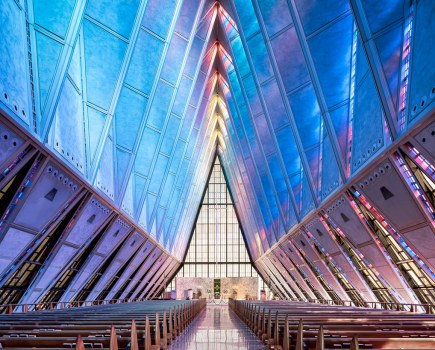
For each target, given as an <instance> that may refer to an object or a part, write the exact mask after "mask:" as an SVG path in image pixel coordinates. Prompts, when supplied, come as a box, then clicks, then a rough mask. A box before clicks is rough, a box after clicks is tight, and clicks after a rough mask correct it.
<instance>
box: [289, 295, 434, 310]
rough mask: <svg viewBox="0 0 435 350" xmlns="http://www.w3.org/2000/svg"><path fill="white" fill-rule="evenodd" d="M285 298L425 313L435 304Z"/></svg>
mask: <svg viewBox="0 0 435 350" xmlns="http://www.w3.org/2000/svg"><path fill="white" fill-rule="evenodd" d="M285 300H289V301H302V302H309V303H318V304H325V305H338V306H354V307H360V308H370V309H384V310H396V311H409V312H416V313H426V314H434V313H435V305H433V304H414V303H403V304H402V303H393V302H383V301H366V302H364V303H355V302H354V301H352V300H344V301H342V300H340V301H336V300H331V299H311V298H307V299H302V298H291V299H285Z"/></svg>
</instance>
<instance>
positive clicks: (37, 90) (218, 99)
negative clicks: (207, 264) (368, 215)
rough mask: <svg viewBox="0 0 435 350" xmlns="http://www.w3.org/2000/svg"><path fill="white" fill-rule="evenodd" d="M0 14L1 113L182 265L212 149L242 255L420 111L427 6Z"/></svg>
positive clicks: (196, 2)
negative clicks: (242, 239) (238, 227)
mask: <svg viewBox="0 0 435 350" xmlns="http://www.w3.org/2000/svg"><path fill="white" fill-rule="evenodd" d="M0 3H1V8H2V11H1V13H0V19H1V21H0V23H1V24H2V25H1V26H0V38H1V39H0V42H1V45H0V72H1V77H0V90H1V92H2V96H1V106H2V109H4V110H7V112H8V115H10V116H11V117H12V119H14V121H15V122H18V123H19V124H20V125H21V126H22V127H23V128H25V129H26V130H27V131H28V132H30V133H31V134H32V135H33V136H35V137H36V138H37V139H39V140H40V141H41V142H42V143H43V144H45V145H46V146H47V147H48V148H49V149H50V150H52V151H53V152H54V153H56V155H57V156H58V157H59V158H60V159H62V160H63V161H64V162H65V163H66V164H68V165H69V167H71V169H73V170H74V171H75V172H76V174H78V175H79V176H80V177H81V178H82V179H84V180H85V181H87V182H88V183H89V184H91V185H92V186H93V187H94V188H95V189H96V190H97V191H98V192H99V193H100V195H103V196H104V197H105V198H106V200H108V201H109V202H110V203H112V205H114V206H116V207H117V208H119V209H120V210H121V211H122V212H123V213H124V214H125V215H127V216H128V217H130V218H131V219H132V220H133V221H135V222H136V223H137V224H138V225H139V226H140V227H142V228H143V230H145V231H146V232H147V233H149V234H150V235H151V236H153V237H154V238H155V240H156V241H158V242H159V243H161V245H162V246H164V247H165V248H166V249H167V250H168V251H170V252H171V253H172V254H173V255H174V256H176V257H178V258H180V257H182V256H183V255H184V253H185V250H186V246H187V243H188V241H189V236H190V234H191V230H192V226H193V224H194V220H195V216H196V214H197V210H198V206H199V203H200V199H201V196H202V193H203V190H204V186H205V183H206V179H207V175H208V173H209V169H210V166H211V163H212V161H213V159H214V156H215V154H216V152H217V153H218V154H219V155H220V157H221V160H222V162H223V166H224V168H225V169H226V173H227V176H228V181H229V186H230V188H231V191H232V194H233V197H234V201H235V205H236V207H237V211H238V213H239V216H240V219H241V223H242V226H243V228H244V233H245V235H246V241H247V243H248V247H249V250H250V253H251V256H252V257H253V258H254V260H255V259H257V258H259V257H260V256H261V255H262V254H263V253H264V252H266V251H267V250H268V249H269V248H270V247H272V246H273V245H274V244H275V243H276V242H278V241H279V240H280V238H282V237H283V236H284V235H285V234H286V233H288V232H289V231H290V230H291V229H292V228H293V227H294V226H295V225H297V224H298V223H300V222H302V220H303V219H304V217H306V216H307V215H308V214H309V213H310V212H312V211H314V210H315V209H316V208H318V207H319V206H321V205H322V203H324V202H325V200H326V199H327V198H328V197H330V196H331V195H332V194H333V193H336V192H337V191H339V190H340V189H341V188H343V186H344V185H346V183H348V182H349V181H350V179H352V178H353V177H354V176H355V174H357V173H358V172H359V171H361V169H362V168H363V167H364V165H365V164H367V163H369V162H370V161H371V159H372V158H373V156H375V155H377V154H380V153H381V152H382V150H384V149H385V148H386V147H388V146H389V145H390V144H391V143H392V142H394V140H396V139H397V138H398V137H400V135H401V134H403V133H404V132H406V130H407V129H408V128H409V127H410V126H411V125H413V124H415V123H416V122H417V121H418V120H420V119H423V118H424V117H425V116H426V115H427V113H428V111H430V108H429V107H428V106H430V103H431V102H432V101H433V94H434V93H433V74H428V72H427V71H425V68H427V67H430V65H431V64H433V62H432V63H431V57H432V58H433V50H434V49H433V47H432V46H433V45H432V46H431V45H424V44H423V43H424V42H434V31H433V30H432V31H430V30H427V29H425V28H427V26H429V27H430V25H431V15H430V13H432V14H433V11H434V5H433V2H431V1H420V2H411V1H400V0H389V1H382V2H380V1H375V0H350V1H345V0H343V1H337V0H309V1H308V0H288V1H286V0H252V1H247V0H222V1H210V0H184V1H176V0H165V1H161V0H148V1H147V0H129V1H125V0H123V1H114V0H111V1H110V0H88V1H85V0H62V1H61V0H59V1H50V2H47V1H43V0H33V1H26V2H25V1H23V0H19V1H18V0H17V1H16V2H14V1H10V0H1V1H0ZM432 17H433V15H432ZM415 18H417V22H416V23H415ZM432 19H433V18H432ZM410 38H415V45H414V44H413V42H410ZM410 43H411V44H410ZM410 45H411V46H410ZM410 48H412V54H413V56H412V59H411V51H410V50H411V49H410ZM428 69H429V72H432V73H433V69H431V68H428ZM410 77H411V79H410ZM417 81H418V84H417V83H416V82H417ZM430 89H432V95H430V94H429V92H430ZM423 99H424V102H423Z"/></svg>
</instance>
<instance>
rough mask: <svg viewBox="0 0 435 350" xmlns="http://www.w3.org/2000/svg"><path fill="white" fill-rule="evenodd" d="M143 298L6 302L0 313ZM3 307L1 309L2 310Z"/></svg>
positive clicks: (111, 302) (134, 300)
mask: <svg viewBox="0 0 435 350" xmlns="http://www.w3.org/2000/svg"><path fill="white" fill-rule="evenodd" d="M145 300H149V299H145V298H124V299H106V300H92V301H89V300H88V301H86V300H84V301H54V302H48V303H35V304H6V305H0V313H3V314H5V313H6V314H13V313H20V312H21V313H22V312H31V311H44V310H61V309H72V308H79V307H89V306H98V305H109V304H122V303H132V302H138V301H145ZM2 309H3V310H2Z"/></svg>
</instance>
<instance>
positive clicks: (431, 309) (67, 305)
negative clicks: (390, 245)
mask: <svg viewBox="0 0 435 350" xmlns="http://www.w3.org/2000/svg"><path fill="white" fill-rule="evenodd" d="M145 300H149V299H145V298H124V299H106V300H92V301H86V300H85V301H57V302H49V303H36V304H7V305H1V306H0V313H4V314H5V313H6V314H13V313H20V312H31V311H43V310H61V309H71V308H79V307H89V306H98V305H109V304H122V303H132V302H139V301H145ZM286 300H289V301H301V302H309V303H317V304H325V305H339V306H354V307H361V308H371V309H384V310H396V311H409V312H416V313H426V314H435V305H432V304H413V303H404V304H401V303H392V302H388V303H387V302H380V301H366V302H364V303H355V302H353V301H352V300H344V301H335V300H331V299H311V298H308V299H302V298H292V299H286ZM2 309H3V310H2Z"/></svg>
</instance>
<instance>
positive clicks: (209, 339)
mask: <svg viewBox="0 0 435 350" xmlns="http://www.w3.org/2000/svg"><path fill="white" fill-rule="evenodd" d="M169 349H171V350H196V349H197V350H230V349H252V350H257V349H258V350H260V349H261V350H263V349H266V347H265V346H264V345H263V344H262V343H261V342H260V341H259V340H258V338H257V337H256V336H255V335H254V334H253V333H252V332H251V331H250V330H249V328H247V327H246V325H245V324H244V323H243V322H242V321H240V320H239V318H238V317H237V316H236V314H235V313H234V312H233V311H232V310H230V309H229V307H228V305H210V304H209V305H208V306H207V309H206V310H205V311H204V312H202V313H201V314H200V315H199V316H198V317H197V318H196V319H195V321H194V322H192V324H191V325H190V326H189V327H188V329H187V330H186V331H185V332H184V333H183V334H182V335H180V336H179V337H178V338H177V339H176V341H175V342H174V344H173V345H172V346H171V347H169Z"/></svg>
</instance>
